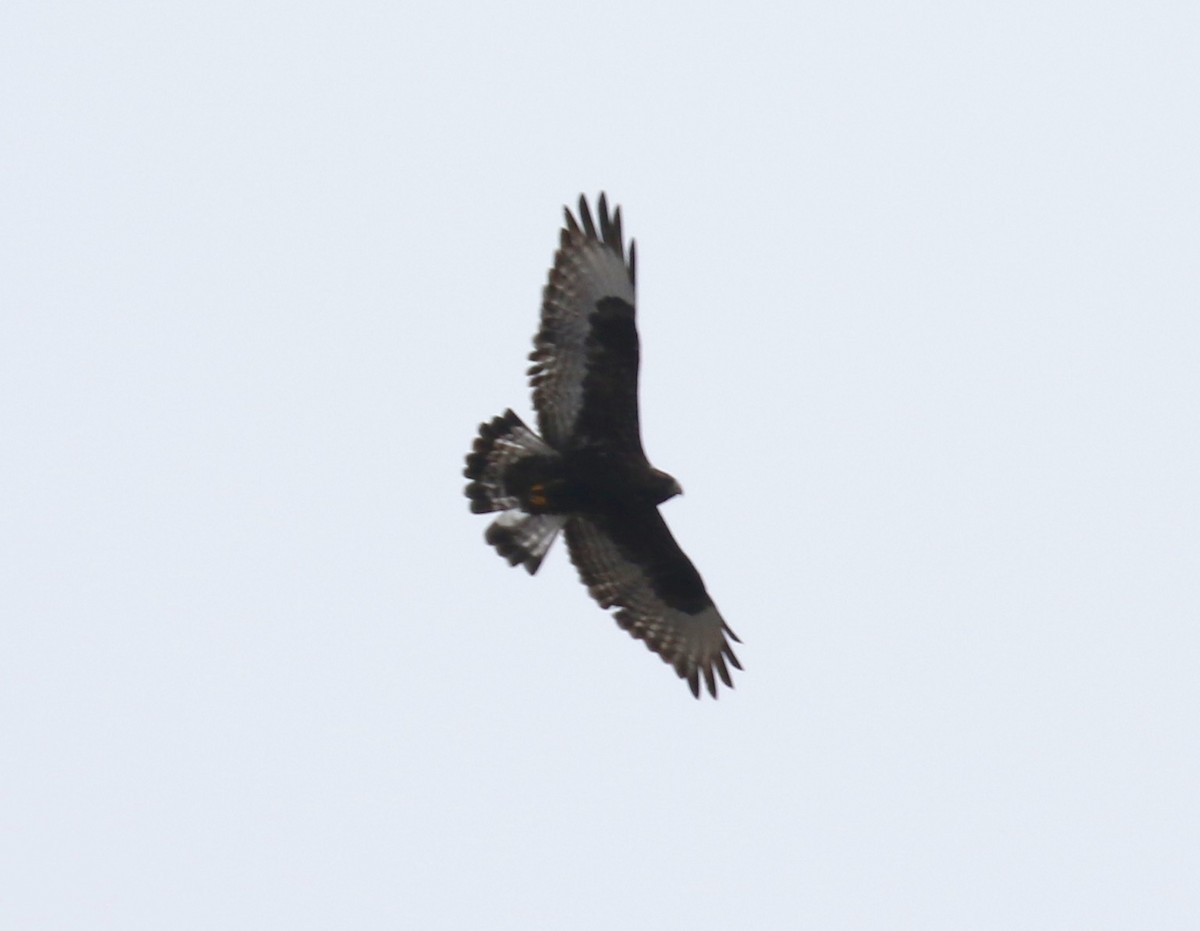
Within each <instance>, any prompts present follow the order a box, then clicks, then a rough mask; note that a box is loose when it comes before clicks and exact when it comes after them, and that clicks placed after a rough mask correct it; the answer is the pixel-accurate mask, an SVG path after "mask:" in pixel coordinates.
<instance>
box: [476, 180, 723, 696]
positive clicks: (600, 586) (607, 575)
mask: <svg viewBox="0 0 1200 931" xmlns="http://www.w3.org/2000/svg"><path fill="white" fill-rule="evenodd" d="M563 212H564V213H565V214H566V225H565V226H564V227H563V230H562V232H561V234H560V237H559V248H558V252H557V253H555V256H554V267H553V268H552V269H550V280H549V281H548V282H547V284H546V288H545V290H544V291H543V292H542V319H541V327H540V329H539V330H538V333H537V336H535V337H534V341H533V342H534V349H533V352H532V353H530V355H529V358H530V360H531V361H532V362H533V365H532V367H531V368H530V369H529V381H530V385H531V386H532V388H533V406H534V408H535V409H536V410H537V421H538V428H539V429H540V430H541V436H538V434H536V433H534V432H533V431H532V430H531V429H530V428H529V427H527V426H526V425H525V424H524V423H523V422H522V421H521V418H519V417H518V416H517V415H516V414H514V413H513V412H512V411H511V410H508V411H505V412H504V413H503V414H502V415H500V416H499V417H496V418H494V419H493V420H492V421H491V422H490V423H484V424H480V426H479V435H478V436H477V437H476V439H475V444H474V448H473V449H472V451H471V453H470V454H469V455H468V456H467V467H466V469H465V470H464V474H465V475H466V477H467V478H469V479H470V480H471V481H470V484H469V485H467V488H466V493H467V497H468V498H470V499H471V510H472V511H474V512H475V513H477V514H486V513H489V512H492V511H499V512H501V513H500V516H499V517H497V518H496V519H495V520H494V521H493V522H492V524H491V525H490V526H489V527H488V529H487V533H486V535H485V539H486V540H487V542H488V543H490V544H491V545H492V546H494V547H495V548H496V550H497V551H498V552H499V553H500V555H501V556H503V557H504V558H505V559H507V560H508V561H509V563H510V564H511V565H514V566H515V565H518V564H520V565H523V566H524V567H525V568H526V569H527V570H528V571H529V573H530V574H533V573H535V572H537V570H538V566H540V565H541V564H542V559H543V557H545V555H546V551H547V550H548V549H549V548H550V544H551V543H553V542H554V538H555V537H556V536H557V535H558V532H559V531H560V530H562V531H565V532H566V536H567V548H568V549H569V550H570V553H571V561H572V562H573V563H574V564H575V567H576V568H577V569H578V570H579V576H580V578H581V579H582V580H583V583H584V584H585V585H586V586H587V588H588V591H589V592H590V593H591V595H592V597H593V598H595V599H596V601H598V602H599V603H600V606H601V607H603V608H616V609H617V611H616V614H615V615H614V617H615V618H616V621H617V623H618V624H619V625H620V626H621V627H623V628H625V629H626V630H627V631H629V632H630V633H631V634H632V635H633V636H634V637H636V638H637V639H639V640H644V641H645V642H646V646H647V647H649V648H650V649H651V650H653V651H654V652H655V653H657V654H658V655H659V656H661V657H662V658H663V660H664V661H665V662H667V663H670V664H671V665H672V666H673V667H674V668H675V671H676V672H677V673H679V675H680V677H681V678H683V679H686V680H687V682H688V685H689V686H691V689H692V694H693V695H695V696H696V697H697V698H698V697H699V696H700V678H701V676H703V678H704V684H705V686H707V688H708V691H709V694H710V695H712V696H713V697H714V698H715V697H716V694H717V686H716V681H715V677H717V676H719V677H720V679H721V681H722V682H724V683H725V684H726V685H727V686H729V687H731V688H732V686H733V682H732V681H730V678H729V668H728V665H727V664H729V665H733V666H735V667H737V668H738V669H741V668H742V667H741V664H740V663H738V661H737V657H736V656H734V655H733V649H732V648H731V647H730V645H729V641H730V640H731V639H732V640H734V641H736V640H737V639H738V638H737V636H736V635H735V634H734V633H733V631H732V630H730V629H729V627H728V626H727V625H726V623H725V621H724V619H722V617H721V615H720V613H719V612H718V611H717V608H716V605H714V604H713V602H712V599H711V598H709V597H708V592H707V591H705V588H704V582H703V581H702V580H701V578H700V573H698V572H697V571H696V567H695V566H693V565H692V562H691V560H690V559H688V558H687V556H686V555H684V552H683V550H681V549H680V548H679V545H678V544H677V543H676V542H675V538H674V537H672V536H671V531H670V530H668V529H667V525H666V523H665V522H664V521H663V519H662V516H661V515H660V514H659V512H658V506H659V505H660V504H662V503H663V502H664V501H666V500H667V499H668V498H671V497H673V496H675V495H677V494H681V493H682V489H680V487H679V483H678V482H676V481H675V479H674V478H672V477H671V476H670V475H667V474H666V473H665V472H660V471H659V470H658V469H655V468H654V467H652V466H651V465H650V463H649V461H647V459H646V454H645V452H644V451H643V450H642V440H641V432H640V428H639V426H638V398H637V380H638V334H637V328H636V325H635V321H634V314H635V312H634V305H635V301H634V287H635V274H634V270H635V261H634V259H635V249H634V243H633V242H632V241H631V242H630V244H629V258H628V260H627V259H626V257H625V246H624V242H623V239H622V236H621V209H620V208H619V207H618V208H617V210H616V212H615V213H613V214H611V215H610V214H609V212H608V204H607V202H606V201H605V197H604V195H603V194H601V195H600V202H599V224H598V225H597V223H596V222H594V221H593V219H592V213H591V211H590V210H589V209H588V204H587V200H586V199H585V198H583V197H580V198H579V219H578V221H577V220H576V219H575V217H574V216H573V215H572V214H571V211H570V210H569V209H568V210H564V211H563Z"/></svg>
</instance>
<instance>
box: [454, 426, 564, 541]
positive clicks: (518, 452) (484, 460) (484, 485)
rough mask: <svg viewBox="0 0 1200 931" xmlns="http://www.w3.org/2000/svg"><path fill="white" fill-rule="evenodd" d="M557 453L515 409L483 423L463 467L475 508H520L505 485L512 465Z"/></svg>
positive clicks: (482, 510) (477, 512) (475, 510)
mask: <svg viewBox="0 0 1200 931" xmlns="http://www.w3.org/2000/svg"><path fill="white" fill-rule="evenodd" d="M553 455H555V452H554V450H553V449H551V448H550V447H549V446H547V445H546V443H545V441H544V440H542V438H541V437H540V436H538V435H537V434H536V433H534V432H533V431H532V430H530V429H529V428H528V427H527V426H525V424H524V423H523V422H522V421H521V418H520V417H518V416H517V415H516V414H514V413H513V412H512V411H511V410H507V411H505V412H504V413H503V414H501V415H500V416H499V417H494V418H492V421H491V422H490V423H484V424H480V425H479V435H478V436H477V437H476V438H475V445H474V446H473V447H472V450H471V452H470V453H469V454H468V455H467V467H466V468H465V469H464V470H463V475H465V476H466V477H467V478H469V479H470V480H471V483H470V484H469V485H467V489H466V491H467V497H468V498H470V499H471V510H472V511H474V512H475V513H476V514H486V513H488V512H489V511H508V510H511V509H512V508H516V507H520V500H519V499H518V498H517V496H516V494H515V493H513V492H511V491H510V490H509V489H507V488H506V487H505V484H504V477H505V474H506V473H507V472H508V469H509V467H510V466H511V465H512V464H513V463H514V462H517V461H518V460H520V459H525V458H527V457H529V456H553ZM493 526H494V525H493ZM514 565H515V564H514Z"/></svg>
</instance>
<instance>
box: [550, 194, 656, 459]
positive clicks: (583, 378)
mask: <svg viewBox="0 0 1200 931" xmlns="http://www.w3.org/2000/svg"><path fill="white" fill-rule="evenodd" d="M598 206H599V220H600V222H599V227H598V228H597V225H596V222H595V221H594V220H593V219H592V213H591V210H590V209H589V208H588V204H587V201H586V200H585V199H584V198H583V197H580V198H579V218H580V219H579V221H576V219H575V217H574V216H573V215H572V214H571V211H570V210H565V211H564V213H565V215H566V225H565V226H564V227H563V230H562V232H561V234H560V237H559V248H558V251H557V252H556V253H555V255H554V267H553V268H551V269H550V278H549V281H548V283H547V284H546V287H545V290H544V291H543V292H542V319H541V326H540V328H539V329H538V333H537V335H536V336H535V337H534V341H533V342H534V349H533V352H532V353H530V355H529V358H530V360H531V361H532V362H533V365H532V366H530V369H529V383H530V386H531V387H532V388H533V406H534V408H535V409H536V410H537V413H538V427H539V428H540V430H541V433H542V436H544V437H545V439H546V441H547V442H548V443H549V444H550V445H551V446H553V447H554V448H555V449H560V450H561V449H566V448H567V447H568V446H570V445H572V444H575V443H578V442H579V441H580V440H584V439H587V438H588V437H590V438H591V439H593V440H598V441H602V442H606V443H610V444H614V445H615V444H618V443H619V444H621V445H622V446H623V447H624V448H626V449H627V450H628V451H630V452H637V453H638V454H640V453H641V441H640V439H639V436H638V419H637V370H638V342H637V330H636V328H635V325H634V308H635V306H636V298H635V288H634V267H635V266H634V247H633V244H632V243H631V244H630V247H629V260H628V263H627V262H626V259H625V247H624V243H623V240H622V233H621V210H620V208H617V210H616V212H615V213H614V214H612V215H611V216H610V215H609V212H608V203H607V201H606V200H605V197H604V195H603V194H601V195H600V202H599V205H598ZM580 224H582V226H581V225H580ZM613 404H616V405H618V406H619V409H610V405H613ZM600 411H604V412H605V413H603V415H602V416H600V415H598V412H600ZM614 427H616V428H619V429H618V430H617V432H616V433H614V432H612V431H613V429H614Z"/></svg>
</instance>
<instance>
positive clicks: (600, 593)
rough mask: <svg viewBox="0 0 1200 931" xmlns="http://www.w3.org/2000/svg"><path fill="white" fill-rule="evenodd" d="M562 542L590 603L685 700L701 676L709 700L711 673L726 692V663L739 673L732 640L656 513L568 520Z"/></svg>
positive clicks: (696, 691) (712, 685) (713, 684)
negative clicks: (660, 667)
mask: <svg viewBox="0 0 1200 931" xmlns="http://www.w3.org/2000/svg"><path fill="white" fill-rule="evenodd" d="M566 534H567V546H568V547H569V549H570V552H571V561H572V562H573V563H574V564H575V567H576V568H577V569H578V570H579V576H580V578H581V579H582V580H583V582H584V584H585V585H586V586H587V587H588V591H589V592H590V593H591V595H592V597H593V598H595V599H596V601H598V602H599V603H600V605H601V607H604V608H617V609H618V610H617V612H616V614H615V615H614V617H615V618H616V621H617V623H618V624H619V625H620V626H621V627H623V628H624V629H625V630H628V631H629V632H630V634H632V635H633V636H634V637H636V638H637V639H639V640H644V641H645V643H646V646H647V647H649V648H650V649H651V650H653V651H654V652H655V653H657V654H658V655H659V656H661V657H662V658H663V661H664V662H667V663H669V664H670V665H671V666H673V667H674V669H675V671H676V672H677V673H678V674H679V676H680V678H683V679H686V680H687V682H688V685H689V686H690V687H691V689H692V694H693V695H696V696H697V697H699V695H700V678H701V676H703V678H704V684H705V686H706V687H707V689H708V692H709V694H710V695H712V696H713V697H714V698H715V697H716V694H717V686H716V680H715V678H714V672H715V674H716V676H719V677H720V679H721V681H722V682H724V683H725V684H726V685H727V686H729V687H730V688H732V687H733V682H732V680H731V679H730V677H729V669H728V666H727V665H726V661H728V662H729V663H730V664H732V665H733V666H734V667H735V668H737V669H741V668H742V667H741V664H740V663H739V662H738V660H737V657H736V656H734V654H733V649H732V647H730V645H729V639H732V640H734V641H736V640H737V639H738V638H737V636H736V635H735V634H734V633H733V631H732V630H730V629H729V627H728V626H727V625H726V624H725V621H724V619H723V618H722V617H721V615H720V613H719V612H718V611H717V608H716V605H714V604H713V603H712V599H711V598H709V597H708V593H707V592H706V591H705V589H704V583H703V581H701V579H700V574H699V573H698V572H697V571H696V568H695V566H693V565H692V562H691V560H690V559H688V558H687V556H686V555H685V554H684V552H683V550H681V549H680V548H679V545H678V544H677V543H676V542H675V538H674V537H673V536H671V531H670V530H669V529H668V528H667V525H666V522H665V521H664V520H663V519H662V516H661V515H660V514H659V513H658V509H657V508H653V507H650V508H645V509H641V510H638V511H636V512H630V511H626V512H624V513H622V514H621V515H620V516H619V517H615V516H614V517H611V518H609V517H604V516H599V515H589V516H587V517H583V516H578V515H575V516H572V517H571V518H570V519H569V520H568V521H567V527H566ZM726 635H728V638H729V639H727V637H726Z"/></svg>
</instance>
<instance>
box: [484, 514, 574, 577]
mask: <svg viewBox="0 0 1200 931" xmlns="http://www.w3.org/2000/svg"><path fill="white" fill-rule="evenodd" d="M566 522H567V518H566V515H565V514H526V513H525V512H524V511H517V510H513V511H505V512H504V513H503V514H501V515H500V516H499V517H497V518H496V519H495V520H494V521H492V524H491V526H490V527H488V529H487V533H486V534H485V535H484V539H486V540H487V542H488V543H490V544H491V545H492V546H494V547H495V548H496V552H498V553H499V554H500V555H501V556H503V557H504V558H505V559H507V560H508V563H509V565H511V566H516V565H523V566H524V567H525V568H526V570H528V572H529V574H530V575H533V574H534V573H535V572H537V571H538V567H539V566H540V565H541V564H542V560H543V559H544V558H545V556H546V551H547V550H549V549H550V544H551V543H553V542H554V538H555V537H556V536H558V532H559V531H560V530H562V528H563V525H564V524H566Z"/></svg>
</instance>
